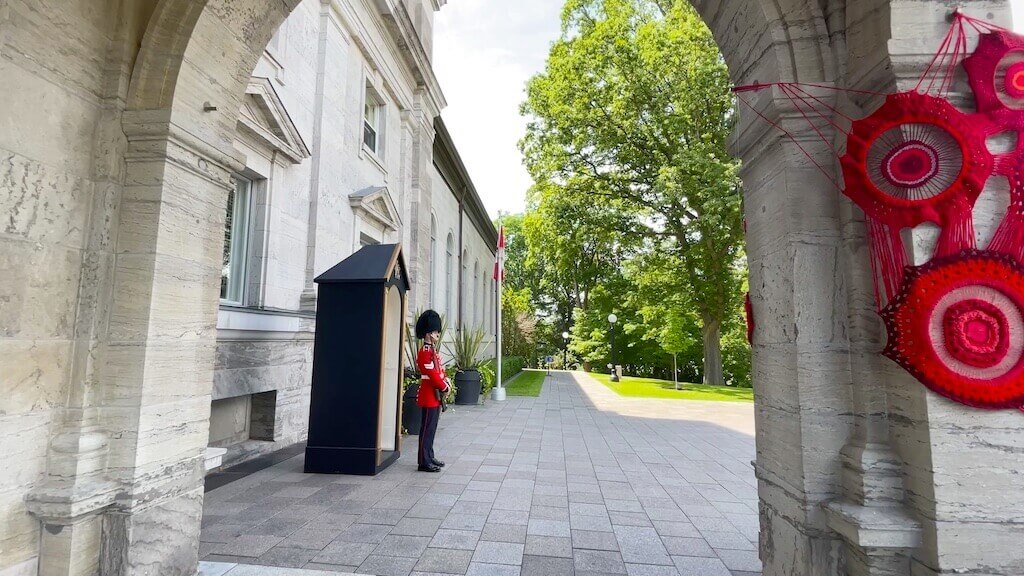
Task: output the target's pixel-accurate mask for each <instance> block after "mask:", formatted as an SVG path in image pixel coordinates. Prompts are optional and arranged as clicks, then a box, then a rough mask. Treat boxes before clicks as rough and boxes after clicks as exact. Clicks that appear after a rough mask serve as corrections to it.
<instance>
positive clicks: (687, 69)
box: [520, 0, 744, 384]
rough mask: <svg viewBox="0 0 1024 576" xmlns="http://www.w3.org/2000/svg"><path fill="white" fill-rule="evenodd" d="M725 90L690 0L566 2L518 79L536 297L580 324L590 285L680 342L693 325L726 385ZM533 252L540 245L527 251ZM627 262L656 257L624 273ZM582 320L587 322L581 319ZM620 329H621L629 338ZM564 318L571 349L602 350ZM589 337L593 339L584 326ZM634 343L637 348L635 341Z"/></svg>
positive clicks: (728, 162) (731, 184)
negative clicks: (536, 64) (528, 75)
mask: <svg viewBox="0 0 1024 576" xmlns="http://www.w3.org/2000/svg"><path fill="white" fill-rule="evenodd" d="M733 110H734V100H733V97H732V95H731V93H730V81H729V77H728V73H727V71H726V68H725V64H724V62H723V60H722V57H721V54H720V53H719V51H718V48H717V46H716V45H715V43H714V40H713V39H712V37H711V33H710V31H709V30H708V29H707V27H706V26H705V25H704V23H703V22H702V21H701V20H700V18H699V16H698V15H697V14H696V12H695V11H694V10H693V8H692V7H691V6H690V5H689V4H688V3H687V2H686V1H685V0H676V1H671V2H669V1H654V0H568V2H566V4H565V6H564V8H563V11H562V31H561V36H560V38H559V39H558V40H557V41H556V42H555V43H554V45H553V46H552V47H551V51H550V54H549V56H548V60H547V64H546V67H545V70H544V71H543V72H542V73H540V74H538V75H537V76H535V77H534V78H532V79H531V80H530V82H529V83H528V86H527V99H526V101H525V102H524V103H523V105H522V113H523V114H524V115H525V116H526V117H527V118H528V125H527V132H526V135H525V137H524V138H523V140H522V141H521V143H520V146H521V149H522V151H523V154H524V157H525V162H526V166H527V169H528V170H529V172H530V174H531V176H532V177H533V180H534V183H535V186H534V190H533V191H532V193H531V205H530V208H529V210H528V212H527V214H526V215H525V216H524V220H523V230H524V234H525V237H526V238H527V239H528V244H529V247H528V261H529V266H531V267H534V268H536V269H538V270H543V271H545V272H544V273H543V274H542V276H541V277H539V278H538V297H537V299H536V302H535V303H536V304H537V305H538V307H539V308H540V309H544V308H545V307H548V308H550V310H549V311H550V312H551V313H555V314H558V315H560V316H562V317H563V318H564V319H566V320H564V322H565V323H566V324H568V320H567V319H568V318H569V314H571V313H573V311H579V314H580V318H577V319H576V320H577V323H580V322H579V321H580V320H582V319H583V318H588V317H589V315H591V309H592V308H594V306H593V300H594V297H595V294H596V290H597V289H598V288H601V290H602V291H603V293H604V294H611V293H612V292H613V290H612V289H610V288H609V286H611V285H612V284H614V283H615V282H619V281H624V282H626V283H627V284H630V285H632V286H634V287H635V288H641V289H642V288H644V287H647V289H648V292H647V293H651V291H652V290H653V291H656V292H655V293H660V294H673V296H670V297H666V298H656V299H653V300H651V299H648V300H646V301H643V300H642V299H641V298H640V296H639V295H638V294H634V293H633V292H635V291H634V290H631V291H629V293H627V294H622V295H619V296H616V297H617V298H622V300H621V301H619V302H612V303H611V307H613V308H615V307H618V308H620V309H621V310H623V311H627V310H630V311H633V312H635V313H636V315H637V316H636V319H637V321H638V322H640V324H636V325H637V326H639V325H641V324H642V325H643V326H646V328H644V329H643V330H642V332H643V334H642V336H640V335H639V331H641V330H639V329H637V331H638V339H637V342H636V343H634V345H635V346H639V347H640V348H642V346H641V345H640V344H639V343H641V342H642V343H651V342H654V343H656V344H657V345H658V346H659V347H660V348H661V349H662V350H663V351H669V350H672V351H676V352H682V351H683V350H682V349H683V348H685V347H686V346H687V345H688V344H687V342H691V343H692V338H691V339H690V340H689V341H687V340H685V339H684V338H682V336H681V335H682V334H684V333H687V332H688V330H692V328H693V327H694V326H699V329H700V332H701V348H702V355H703V368H702V370H701V372H702V376H703V380H704V382H705V383H709V384H720V383H723V381H724V379H725V376H724V374H723V362H722V353H721V340H722V338H721V336H722V333H723V329H728V327H729V325H730V322H732V321H733V319H734V316H735V315H736V312H737V310H738V309H739V305H740V295H741V291H740V285H741V282H742V277H743V274H742V272H743V269H744V268H743V267H744V263H743V258H742V251H741V240H742V225H741V221H742V220H741V218H742V216H741V189H740V184H739V180H738V177H737V169H738V166H737V163H736V162H735V161H734V160H733V159H731V158H730V157H729V155H728V152H727V150H726V139H727V137H728V134H729V132H730V130H731V127H732V122H733V118H734V112H733ZM534 246H536V247H537V248H536V250H535V249H534V248H533V247H534ZM627 262H633V263H638V264H647V265H649V266H654V267H655V268H654V269H652V271H647V269H646V268H645V267H643V266H632V267H631V269H632V272H629V271H628V270H627V269H626V268H629V267H627V266H626V263H627ZM581 323H582V324H589V322H586V321H583V322H581ZM628 326H629V325H627V324H623V329H624V332H623V334H626V333H627V332H625V330H626V329H627V328H628ZM584 330H585V328H576V327H575V326H574V330H573V334H574V335H575V336H578V337H579V338H580V339H574V342H576V343H577V346H576V347H577V348H578V350H577V352H578V353H579V354H581V355H583V356H587V355H591V356H593V355H594V354H596V353H597V351H596V348H594V349H591V348H588V347H587V345H585V344H584V342H586V341H589V340H586V339H583V338H584V336H585V334H584V333H583V332H581V331H584ZM591 336H592V334H591ZM638 349H639V348H638Z"/></svg>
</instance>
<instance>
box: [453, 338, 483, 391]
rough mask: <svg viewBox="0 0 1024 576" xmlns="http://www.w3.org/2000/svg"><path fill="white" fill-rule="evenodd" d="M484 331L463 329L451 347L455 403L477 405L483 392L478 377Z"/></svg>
mask: <svg viewBox="0 0 1024 576" xmlns="http://www.w3.org/2000/svg"><path fill="white" fill-rule="evenodd" d="M483 342H484V331H483V329H481V328H475V329H470V328H463V329H462V330H460V331H459V332H458V334H456V336H455V341H454V342H453V345H452V356H453V357H454V363H455V368H456V373H455V403H456V404H479V403H480V394H481V392H482V391H483V390H482V388H483V386H482V381H481V376H480V365H481V364H482V362H481V361H480V351H481V349H482V347H483Z"/></svg>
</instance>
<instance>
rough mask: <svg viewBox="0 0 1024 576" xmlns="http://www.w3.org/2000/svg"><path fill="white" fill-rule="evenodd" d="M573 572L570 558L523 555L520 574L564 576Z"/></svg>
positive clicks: (522, 575) (528, 575)
mask: <svg viewBox="0 0 1024 576" xmlns="http://www.w3.org/2000/svg"><path fill="white" fill-rule="evenodd" d="M572 573H573V561H572V558H555V557H552V556H523V568H522V571H521V572H520V574H521V576H566V575H567V574H572Z"/></svg>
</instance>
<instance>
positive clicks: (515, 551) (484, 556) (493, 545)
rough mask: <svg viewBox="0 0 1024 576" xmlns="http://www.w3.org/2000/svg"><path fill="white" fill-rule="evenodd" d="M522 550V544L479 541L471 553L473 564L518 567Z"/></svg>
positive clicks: (521, 560)
mask: <svg viewBox="0 0 1024 576" xmlns="http://www.w3.org/2000/svg"><path fill="white" fill-rule="evenodd" d="M524 548H525V546H524V545H522V544H513V543H509V542H483V541H481V542H480V543H479V544H478V545H477V547H476V551H475V552H474V553H473V562H480V563H487V564H512V565H515V566H518V565H520V564H522V562H523V549H524Z"/></svg>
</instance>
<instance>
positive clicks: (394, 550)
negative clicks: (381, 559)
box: [373, 534, 430, 558]
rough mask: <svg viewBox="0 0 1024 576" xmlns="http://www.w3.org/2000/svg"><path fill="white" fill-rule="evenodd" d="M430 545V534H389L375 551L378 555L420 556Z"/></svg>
mask: <svg viewBox="0 0 1024 576" xmlns="http://www.w3.org/2000/svg"><path fill="white" fill-rule="evenodd" d="M429 545H430V537H428V536H396V535H394V534H388V535H387V536H385V537H384V540H383V541H381V543H380V544H379V545H378V546H377V548H376V549H375V550H374V551H373V553H374V554H376V555H378V556H405V557H408V558H418V557H419V555H420V554H423V551H424V550H426V549H427V546H429Z"/></svg>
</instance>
